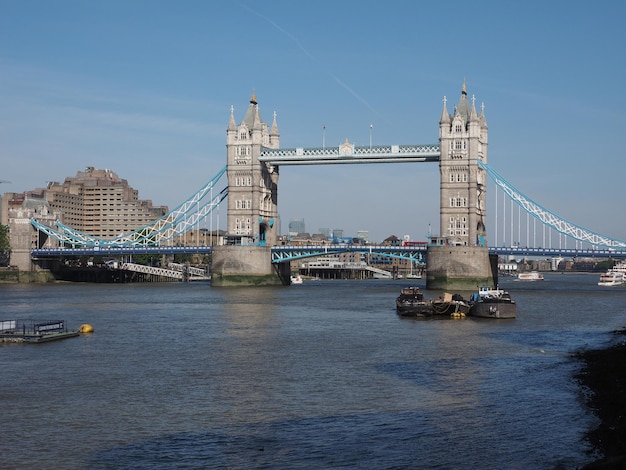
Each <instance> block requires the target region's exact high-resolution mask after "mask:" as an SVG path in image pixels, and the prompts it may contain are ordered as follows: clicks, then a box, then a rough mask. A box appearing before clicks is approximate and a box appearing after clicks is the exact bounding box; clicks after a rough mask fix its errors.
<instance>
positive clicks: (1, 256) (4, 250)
mask: <svg viewBox="0 0 626 470" xmlns="http://www.w3.org/2000/svg"><path fill="white" fill-rule="evenodd" d="M10 257H11V241H10V239H9V226H8V225H2V224H0V266H8V265H9V259H10Z"/></svg>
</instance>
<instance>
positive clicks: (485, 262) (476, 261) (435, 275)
mask: <svg viewBox="0 0 626 470" xmlns="http://www.w3.org/2000/svg"><path fill="white" fill-rule="evenodd" d="M497 272H498V271H497V257H496V266H495V270H494V268H493V266H492V263H491V260H490V256H489V249H488V248H487V247H486V246H447V245H433V246H429V247H428V250H427V267H426V288H427V289H444V290H455V291H475V290H476V289H477V288H478V287H480V286H490V287H495V285H496V284H497Z"/></svg>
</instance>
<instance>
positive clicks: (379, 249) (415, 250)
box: [31, 245, 626, 263]
mask: <svg viewBox="0 0 626 470" xmlns="http://www.w3.org/2000/svg"><path fill="white" fill-rule="evenodd" d="M426 249H427V247H426V246H423V245H421V246H417V247H398V246H387V245H324V246H277V247H273V248H272V262H274V263H279V262H283V261H290V260H292V259H299V258H305V257H311V256H324V255H325V254H334V253H342V252H347V251H358V252H361V253H371V254H379V255H386V256H390V257H397V258H406V259H413V260H416V259H419V258H420V257H422V255H423V254H425V252H426ZM208 253H211V247H210V246H164V247H158V246H147V247H123V248H122V247H120V248H113V247H106V248H105V247H95V248H39V249H35V250H32V252H31V257H32V258H33V259H40V258H42V259H43V258H58V257H62V256H105V257H106V256H111V257H115V256H122V255H139V254H143V255H167V254H208ZM489 253H491V254H497V255H499V256H509V255H512V256H515V257H517V258H523V257H551V258H555V257H564V258H613V259H626V250H614V249H575V248H521V247H490V248H489Z"/></svg>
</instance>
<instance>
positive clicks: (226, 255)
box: [211, 94, 288, 286]
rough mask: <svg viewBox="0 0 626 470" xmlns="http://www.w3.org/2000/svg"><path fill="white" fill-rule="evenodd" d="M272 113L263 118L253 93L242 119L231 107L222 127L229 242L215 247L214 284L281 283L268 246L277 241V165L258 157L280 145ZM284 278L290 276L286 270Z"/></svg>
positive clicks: (212, 281)
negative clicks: (268, 118)
mask: <svg viewBox="0 0 626 470" xmlns="http://www.w3.org/2000/svg"><path fill="white" fill-rule="evenodd" d="M279 144H280V134H279V131H278V125H277V123H276V113H274V121H273V123H272V125H271V126H269V125H268V124H267V123H265V122H263V120H262V119H261V114H260V112H259V105H258V103H257V100H256V96H255V95H254V94H253V95H252V97H251V99H250V104H249V106H248V109H247V111H246V114H245V116H244V118H243V120H242V121H241V122H240V123H239V125H237V124H236V122H235V115H234V109H233V108H232V107H231V111H230V120H229V123H228V127H227V129H226V155H227V169H226V173H227V176H228V214H227V219H228V222H227V224H228V229H227V234H226V239H227V244H226V245H225V246H222V247H216V249H215V250H214V252H213V262H212V266H211V271H212V273H211V274H212V280H211V283H212V285H215V286H219V285H222V286H226V285H265V284H279V283H280V278H279V277H278V276H277V275H276V272H275V270H274V268H273V267H272V257H271V247H272V246H273V245H275V244H276V242H277V241H278V229H279V227H278V226H279V224H278V209H277V205H278V167H277V166H273V165H271V164H269V163H265V162H261V161H259V156H260V155H261V149H262V148H263V147H265V148H275V149H277V148H279ZM287 278H288V276H287Z"/></svg>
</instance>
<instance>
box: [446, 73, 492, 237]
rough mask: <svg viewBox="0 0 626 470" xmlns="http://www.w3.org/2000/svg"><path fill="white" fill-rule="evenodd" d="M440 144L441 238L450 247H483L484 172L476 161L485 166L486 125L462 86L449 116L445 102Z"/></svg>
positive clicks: (483, 114)
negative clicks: (458, 98) (458, 97)
mask: <svg viewBox="0 0 626 470" xmlns="http://www.w3.org/2000/svg"><path fill="white" fill-rule="evenodd" d="M439 142H440V148H441V157H440V161H439V171H440V176H441V184H440V198H441V201H440V203H441V205H440V217H441V218H440V225H439V227H440V235H441V237H442V239H444V241H445V243H447V244H449V245H455V246H486V245H487V233H486V228H485V222H486V221H485V217H486V205H485V202H486V201H485V170H483V169H482V168H480V167H479V166H478V160H482V161H483V162H484V163H487V145H488V140H487V121H486V120H485V113H484V107H483V109H482V110H481V114H480V115H479V114H477V113H476V106H475V100H474V97H473V96H472V102H471V104H470V103H469V102H468V100H467V89H466V86H465V83H464V84H463V89H462V91H461V98H460V100H459V103H458V104H457V105H456V106H455V108H454V113H453V114H452V115H450V114H448V110H447V109H446V99H445V98H444V104H443V112H442V114H441V119H440V121H439Z"/></svg>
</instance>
